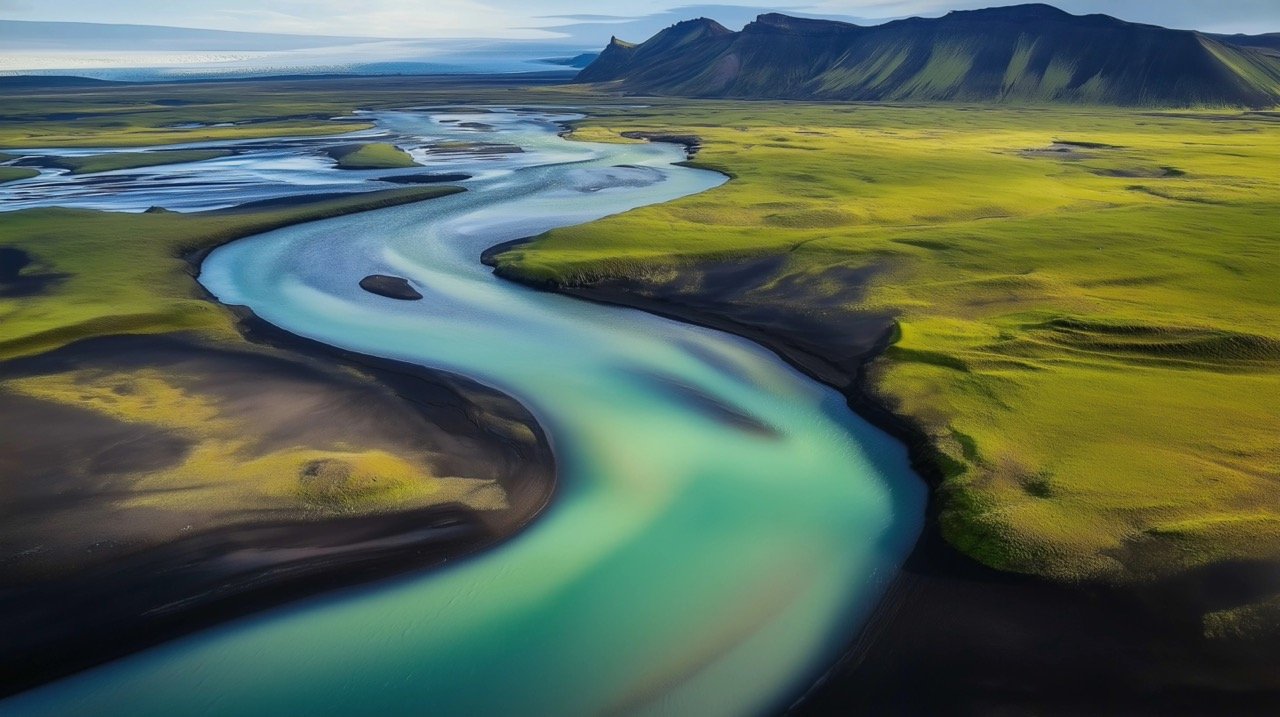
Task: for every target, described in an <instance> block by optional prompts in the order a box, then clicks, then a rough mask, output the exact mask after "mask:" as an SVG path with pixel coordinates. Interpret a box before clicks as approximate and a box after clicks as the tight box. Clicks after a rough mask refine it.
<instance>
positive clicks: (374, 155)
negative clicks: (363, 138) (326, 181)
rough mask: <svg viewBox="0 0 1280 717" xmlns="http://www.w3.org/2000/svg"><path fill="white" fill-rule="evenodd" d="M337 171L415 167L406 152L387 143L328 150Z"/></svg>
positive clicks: (416, 164) (372, 143)
mask: <svg viewBox="0 0 1280 717" xmlns="http://www.w3.org/2000/svg"><path fill="white" fill-rule="evenodd" d="M329 156H330V157H332V158H333V159H334V161H336V162H337V163H338V169H403V168H405V167H417V166H418V163H417V162H415V161H413V157H411V156H410V155H409V153H408V152H406V151H404V150H403V149H400V148H399V147H397V146H395V145H394V144H390V143H388V142H371V143H369V144H346V145H342V146H341V147H334V148H333V149H330V150H329Z"/></svg>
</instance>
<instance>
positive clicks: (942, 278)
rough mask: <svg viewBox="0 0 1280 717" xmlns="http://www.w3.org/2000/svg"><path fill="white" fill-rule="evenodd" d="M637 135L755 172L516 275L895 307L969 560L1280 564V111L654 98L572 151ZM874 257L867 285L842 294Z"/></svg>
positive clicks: (559, 249) (902, 395)
mask: <svg viewBox="0 0 1280 717" xmlns="http://www.w3.org/2000/svg"><path fill="white" fill-rule="evenodd" d="M634 130H648V131H660V132H664V133H672V134H696V135H699V136H700V137H702V139H703V143H704V148H703V149H702V150H701V152H700V153H699V154H698V155H697V160H696V164H698V165H700V166H705V167H709V168H713V169H719V170H721V171H725V172H726V173H728V174H730V175H731V176H732V177H733V181H731V182H729V183H728V184H726V185H724V186H723V187H720V188H718V189H715V190H713V191H710V192H707V193H705V194H702V195H698V196H693V197H689V198H686V199H683V200H680V201H677V202H673V203H670V204H665V205H661V206H654V207H648V208H644V209H641V210H637V211H634V212H631V213H628V214H625V215H622V216H618V217H613V218H610V219H606V220H603V221H601V222H597V223H594V224H591V225H587V226H583V227H577V228H570V229H563V230H557V231H555V232H552V233H550V234H549V235H546V236H544V237H541V238H539V239H538V240H537V241H536V242H534V243H533V244H531V245H526V246H523V247H520V248H517V249H514V250H511V251H508V252H507V253H505V254H503V255H501V256H499V257H498V263H499V266H500V269H501V270H502V271H504V272H505V273H507V274H510V275H513V276H517V277H521V278H524V279H527V280H531V281H543V282H546V281H549V282H553V283H562V284H583V283H590V282H592V281H595V280H599V279H602V278H603V279H607V278H610V277H626V278H629V279H639V280H641V282H642V283H644V282H647V283H648V284H649V285H651V286H652V287H654V291H655V292H656V293H659V294H661V293H662V292H663V291H664V290H666V289H664V287H676V286H678V287H680V288H674V289H669V291H671V292H674V293H675V295H674V296H670V297H669V298H670V300H673V301H679V300H680V296H681V295H683V294H687V293H692V294H696V293H697V288H696V286H697V285H696V282H694V283H693V284H692V286H693V287H694V288H690V286H691V284H690V283H689V282H687V281H685V282H678V283H677V282H671V280H670V279H671V277H672V276H680V275H681V274H682V273H683V274H684V275H685V276H695V277H696V276H697V274H698V272H699V271H700V270H701V267H706V266H708V265H712V264H716V263H718V262H726V261H733V260H735V259H737V258H742V257H758V256H769V255H772V256H779V257H782V260H781V261H779V262H778V263H777V267H778V268H777V269H776V271H775V272H774V273H773V274H772V275H770V276H767V277H764V278H760V279H759V280H758V281H757V282H755V283H753V284H751V285H749V286H744V287H743V290H742V292H741V295H740V296H739V297H738V298H736V299H735V302H734V304H733V305H726V306H724V307H722V311H723V312H724V313H725V314H727V315H730V316H732V315H733V314H734V313H735V312H739V311H740V310H742V309H752V308H754V309H759V308H761V307H773V310H776V309H777V307H791V310H793V311H794V312H795V313H794V316H797V317H801V316H803V317H805V318H806V319H811V318H813V317H815V316H816V317H817V318H818V319H822V318H823V317H824V316H828V317H830V316H836V317H837V318H838V316H839V315H840V314H841V313H843V314H846V315H854V314H858V313H860V312H887V313H891V314H892V315H894V316H895V317H897V318H898V320H899V322H900V329H901V332H900V333H901V335H900V337H899V339H898V341H897V342H896V344H895V345H894V346H893V348H891V349H890V350H889V351H888V352H887V353H886V354H885V355H884V356H883V357H882V358H880V359H879V360H877V361H876V362H875V363H874V364H873V366H872V368H871V371H870V376H869V386H868V387H867V388H868V390H870V391H871V392H873V393H874V394H875V395H876V396H878V397H879V400H881V401H882V402H883V403H885V404H887V405H888V406H890V407H892V408H893V409H894V411H896V412H897V413H898V414H899V415H901V416H903V417H905V418H906V419H908V420H909V421H911V422H912V423H914V424H915V425H916V426H918V427H919V428H920V429H921V430H922V431H923V432H924V434H925V435H927V437H928V439H929V442H930V445H931V450H932V451H933V452H934V456H935V460H934V463H935V465H936V466H939V467H941V468H942V469H943V470H944V471H945V474H946V475H945V480H944V482H943V483H942V486H941V489H940V493H939V495H940V497H941V506H942V513H941V520H942V527H943V530H944V534H945V535H946V537H947V538H948V539H949V540H950V541H951V542H952V543H953V544H955V545H957V546H958V547H960V548H961V549H962V550H964V551H965V552H967V553H969V554H970V555H972V556H974V557H977V558H979V559H980V560H982V561H984V562H986V563H988V564H990V565H993V566H995V567H998V568H1002V569H1006V570H1013V571H1019V572H1025V573H1033V574H1038V575H1044V576H1050V577H1053V578H1057V579H1063V580H1095V579H1101V580H1117V581H1126V580H1134V579H1144V578H1151V577H1154V576H1158V575H1165V574H1169V573H1174V572H1177V571H1179V570H1182V569H1188V568H1193V567H1195V566H1199V565H1204V564H1207V563H1212V562H1216V561H1222V560H1247V559H1274V558H1275V557H1276V556H1277V555H1280V493H1277V492H1276V490H1275V488H1276V481H1277V479H1278V477H1280V444H1278V443H1277V441H1276V440H1275V437H1276V436H1277V435H1280V292H1277V291H1276V287H1275V281H1276V277H1278V276H1280V237H1277V234H1276V227H1278V226H1280V122H1277V121H1276V118H1275V116H1274V114H1271V113H1254V114H1248V113H1245V114H1240V113H1220V112H1219V113H1213V112H1183V113H1164V112H1154V111H1153V112H1138V111H1123V110H1112V109H1069V108H1057V109H1054V108H1026V109H1009V108H1005V109H993V108H990V107H978V106H974V107H964V106H962V107H950V108H947V107H939V106H916V107H901V106H883V105H881V106H870V105H804V104H781V103H774V104H767V103H731V102H702V103H692V102H685V103H680V102H666V101H656V103H655V104H654V105H653V106H652V107H650V108H649V109H646V110H632V111H628V112H626V113H622V112H618V113H609V112H607V111H602V114H600V115H599V116H596V117H593V118H591V119H589V120H587V121H586V122H584V123H581V124H580V125H579V126H578V128H577V130H576V132H575V136H576V137H579V138H582V139H595V140H611V141H619V135H620V133H622V132H624V131H634ZM869 266H874V267H878V271H877V272H876V273H874V274H872V277H873V278H871V279H870V286H869V287H868V291H867V292H866V293H865V295H864V294H863V293H862V292H860V291H857V290H851V287H848V286H843V285H841V284H840V282H833V281H829V280H828V277H830V276H833V274H832V270H833V269H838V268H841V267H846V268H851V269H857V268H862V267H869ZM818 307H821V311H819V310H818ZM832 307H834V308H832ZM783 320H784V321H785V317H783ZM830 323H831V325H833V326H835V325H840V322H839V321H838V320H832V321H831V322H830Z"/></svg>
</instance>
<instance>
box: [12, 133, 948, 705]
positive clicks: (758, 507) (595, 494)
mask: <svg viewBox="0 0 1280 717" xmlns="http://www.w3.org/2000/svg"><path fill="white" fill-rule="evenodd" d="M460 118H463V119H465V120H467V121H472V122H475V123H477V124H482V125H483V126H484V127H486V129H483V130H480V134H481V135H482V136H483V138H484V141H487V142H494V143H502V144H508V145H515V146H519V147H520V148H522V149H523V152H520V153H509V154H506V155H502V154H494V155H489V156H487V157H480V156H472V157H455V158H452V159H448V160H447V161H444V162H441V161H436V159H438V156H437V155H431V154H429V153H428V154H426V155H421V156H422V157H423V159H424V161H428V162H431V163H432V168H433V171H434V169H436V168H439V169H441V170H444V171H452V170H455V169H457V168H458V167H460V166H462V165H464V164H467V163H470V165H472V167H471V168H472V169H473V170H475V171H474V174H475V175H476V177H475V179H473V180H470V181H469V182H467V185H466V186H467V187H468V188H469V190H470V191H468V192H466V193H464V194H459V195H454V196H451V197H447V198H444V199H439V200H432V201H428V202H424V203H419V204H413V205H406V206H401V207H394V208H390V209H383V210H378V211H374V212H367V213H363V214H356V215H350V216H346V217H340V218H337V219H331V220H326V221H322V222H315V223H311V224H305V225H299V226H295V227H290V228H286V229H282V230H278V231H274V232H270V233H267V234H262V235H259V236H255V237H251V238H248V239H243V240H239V241H236V242H234V243H232V244H229V245H227V246H225V247H223V248H221V249H218V250H216V251H215V252H213V253H212V254H211V255H210V256H209V257H208V259H207V260H206V261H205V263H204V267H203V273H202V275H201V282H202V283H203V284H204V285H205V286H206V287H207V288H208V289H209V290H210V291H211V292H212V293H213V294H214V295H216V296H217V297H218V298H219V299H220V300H222V301H223V302H225V303H228V304H241V305H246V306H249V307H250V308H252V309H253V311H254V312H256V313H257V314H258V315H259V316H261V317H262V318H264V319H266V320H267V321H269V322H271V323H273V324H276V325H277V326H280V327H282V328H284V329H286V330H288V331H291V332H294V333H296V334H300V335H303V336H307V337H310V338H313V339H317V340H320V341H323V342H326V343H329V344H333V345H338V346H342V347H344V348H348V349H351V350H355V351H360V352H364V353H368V354H376V355H379V356H384V357H389V358H395V359H400V360H404V361H412V362H414V363H418V364H422V365H425V366H430V367H435V368H441V369H447V370H451V371H456V372H458V373H462V374H465V375H467V376H469V377H472V378H475V379H477V380H479V381H482V382H484V383H487V384H489V385H492V386H495V387H497V388H499V389H501V390H503V391H506V392H508V393H510V394H511V395H513V396H515V397H516V398H518V399H519V400H521V401H522V402H524V403H525V404H526V405H528V406H529V407H530V408H531V410H532V411H533V412H534V414H535V415H536V416H537V417H538V419H539V420H540V421H541V422H542V423H543V425H544V426H545V427H546V429H547V431H548V433H549V435H550V436H551V438H552V441H553V443H554V446H555V450H556V456H557V461H558V466H559V469H560V473H561V482H560V489H559V492H558V493H557V495H556V498H555V500H554V504H553V506H552V507H551V508H550V509H549V510H548V511H547V513H546V514H544V515H543V516H542V517H541V518H539V520H537V521H536V522H535V523H534V524H533V525H532V526H531V527H530V528H529V529H528V530H527V531H526V532H524V533H522V534H521V535H519V536H517V537H515V538H513V539H512V540H510V541H508V542H507V543H505V544H503V545H501V546H499V547H497V548H495V549H493V550H490V551H488V552H486V553H483V554H481V555H478V556H474V557H471V558H468V559H464V560H460V561H457V562H456V563H454V564H452V565H449V566H447V567H445V568H443V569H437V570H432V571H428V572H425V573H422V574H412V575H408V576H404V577H400V578H397V579H393V580H388V581H383V582H380V583H376V584H372V585H366V586H362V587H359V588H355V589H350V590H346V591H342V592H338V593H334V594H328V595H324V596H320V597H316V598H312V599H309V600H305V601H301V602H298V603H294V604H291V605H289V606H285V607H282V608H278V609H274V610H270V611H267V612H264V613H260V614H257V615H254V616H251V617H248V618H244V619H240V620H236V621H233V622H229V623H227V624H224V625H222V626H219V627H217V628H214V629H210V630H206V631H203V632H200V633H197V634H194V635H191V636H189V637H186V638H183V639H179V640H176V641H174V642H171V643H167V644H165V645H162V646H159V647H157V648H153V649H150V650H147V651H145V652H142V653H139V654H137V655H134V656H131V657H128V658H125V659H122V660H119V661H116V662H113V663H110V664H108V665H105V666H102V667H100V668H97V669H93V670H90V671H88V672H85V673H82V674H80V675H77V676H74V677H71V678H69V679H66V680H62V681H60V682H56V683H53V684H51V685H47V686H45V687H42V688H40V689H38V690H35V691H32V692H28V693H26V694H23V695H20V696H18V697H17V698H14V699H12V700H10V701H8V702H5V703H0V713H3V714H5V715H58V716H62V715H70V714H94V715H129V716H130V717H142V716H144V715H166V716H168V715H176V714H182V715H197V714H218V715H264V716H265V715H270V716H271V717H278V716H279V715H286V714H308V715H364V714H370V715H373V714H377V715H390V714H433V715H468V716H475V715H500V716H504V717H505V716H508V715H548V716H555V717H563V716H569V715H596V714H654V715H673V714H675V715H699V716H712V715H750V714H762V713H768V712H770V711H776V710H777V709H779V708H780V707H782V706H784V705H785V704H787V702H788V701H789V700H791V699H793V698H795V697H796V696H797V694H798V693H799V692H800V691H802V690H803V689H804V688H805V687H806V685H807V684H808V683H809V682H811V681H812V680H813V679H814V678H815V677H816V676H817V675H818V674H820V672H821V670H822V669H823V668H824V667H825V666H826V665H828V664H830V663H831V662H832V661H834V660H835V659H836V658H837V657H838V655H839V652H840V650H841V648H842V647H843V646H844V645H845V644H847V642H848V641H849V640H850V639H851V637H853V636H854V635H855V634H856V632H857V630H858V627H859V625H860V623H861V621H862V620H864V619H865V617H866V616H867V614H868V612H869V611H870V610H871V609H872V608H873V607H874V605H875V603H876V601H877V599H878V598H879V597H880V595H881V594H882V592H883V589H884V588H885V586H886V583H887V581H888V580H889V579H890V578H891V577H892V576H893V574H894V571H895V570H896V569H897V567H898V565H899V564H900V562H901V560H902V559H903V558H904V557H905V555H906V553H907V551H908V550H909V549H910V547H911V545H912V544H913V542H914V540H915V538H916V536H917V534H918V532H919V529H920V525H921V521H922V512H923V504H924V489H923V487H922V485H921V483H920V482H919V480H918V479H917V478H916V477H915V476H914V475H913V474H912V473H911V472H910V469H909V467H908V464H907V457H906V451H905V448H904V447H903V446H901V445H900V444H898V443H897V442H895V441H893V440H892V439H890V438H889V437H888V436H886V435H885V434H883V433H881V432H880V431H878V430H876V429H874V428H873V427H871V426H870V425H868V424H867V423H865V422H864V421H862V420H861V419H859V418H857V417H856V416H854V415H853V414H852V413H851V412H850V411H849V409H848V408H847V406H846V405H845V403H844V401H843V399H842V397H841V396H840V395H838V394H837V393H836V392H834V391H832V390H830V389H828V388H826V387H824V386H822V385H819V384H817V383H815V382H814V381H812V380H810V379H808V378H806V377H804V376H802V375H801V374H799V373H798V372H796V371H795V370H793V369H792V368H790V367H789V366H787V365H786V364H785V363H783V362H782V361H781V360H779V359H778V358H777V357H775V356H774V355H773V354H771V353H769V352H768V351H765V350H764V349H762V348H760V347H758V346H756V345H754V344H752V343H749V342H747V341H744V340H741V339H738V338H736V337H733V336H729V335H726V334H723V333H719V332H715V331H711V330H706V329H702V328H698V327H693V326H689V325H685V324H681V323H677V322H673V321H669V320H666V319H662V318H658V317H655V316H651V315H648V314H645V313H642V312H639V311H633V310H627V309H619V308H615V307H607V306H601V305H596V304H592V303H588V302H583V301H578V300H574V299H570V298H566V297H563V296H559V295H554V294H548V293H543V292H537V291H533V290H530V289H527V288H524V287H521V286H517V285H514V284H511V283H509V282H505V281H502V280H500V279H497V278H495V277H494V276H493V275H492V273H491V272H490V270H489V269H487V268H486V267H484V266H482V265H481V264H480V263H479V255H480V253H481V251H482V250H484V249H485V248H487V247H489V246H491V245H493V244H496V243H499V242H502V241H506V240H510V239H515V238H520V237H525V236H530V235H533V234H537V233H539V232H542V231H546V230H548V229H552V228H555V227H560V226H566V225H571V224H577V223H581V222H586V221H590V220H593V219H597V218H600V217H603V216H606V215H609V214H614V213H618V212H622V211H626V210H628V209H632V208H635V207H639V206H642V205H647V204H653V203H658V202H666V201H670V200H674V199H677V198H679V197H682V196H687V195H690V194H694V193H697V192H702V191H706V190H709V189H712V188H714V187H715V186H717V185H719V184H720V183H722V182H723V181H724V178H723V177H721V176H720V175H718V174H714V173H711V172H706V171H701V170H697V169H690V168H686V167H680V166H675V165H674V164H673V163H674V162H677V161H679V160H682V159H684V156H683V151H682V149H681V148H679V147H676V146H672V145H664V144H617V145H612V144H594V143H578V142H569V141H566V140H564V139H562V138H561V137H560V136H558V129H559V125H558V124H557V121H560V120H563V119H566V116H562V115H558V114H556V113H554V112H535V111H527V110H526V111H499V112H491V113H484V114H483V115H480V116H472V115H460V114H457V113H454V114H449V113H445V112H436V113H432V112H424V111H413V112H410V111H406V112H391V113H380V114H378V115H377V117H376V119H377V121H378V125H379V128H380V130H382V131H384V132H390V133H393V134H394V135H395V136H397V137H402V138H403V137H416V138H419V139H421V140H423V141H424V142H428V143H429V142H437V143H438V142H441V141H445V142H449V141H454V140H467V141H475V140H476V139H477V136H476V133H477V130H476V129H475V127H474V126H473V127H471V128H464V127H460V126H459V124H460ZM279 146H288V145H279ZM279 146H277V148H276V149H273V150H272V151H273V152H274V151H277V150H278V147H279ZM299 146H302V147H305V146H306V145H305V143H304V144H301V145H299ZM433 157H435V158H436V159H433ZM271 161H272V162H277V163H278V162H281V161H285V160H283V159H281V158H280V157H276V156H274V155H273V158H272V159H271ZM450 162H452V164H450ZM303 164H304V162H303V160H302V159H299V160H298V163H297V164H293V165H290V168H289V170H288V171H294V172H316V173H322V172H328V173H333V172H335V171H337V170H332V169H328V168H327V167H304V166H303ZM193 166H198V165H193ZM188 169H189V168H188ZM162 171H163V169H162V168H158V167H152V168H148V169H147V170H146V172H147V173H152V174H154V173H157V172H162ZM243 171H245V172H246V173H251V172H252V171H253V170H252V169H245V170H243ZM196 174H198V173H196ZM277 180H278V178H277ZM343 180H344V181H345V180H346V177H344V178H343ZM46 181H47V178H46ZM317 181H319V180H317ZM174 191H175V192H178V191H179V190H174ZM163 194H164V192H159V195H163ZM265 194H267V193H266V192H264V191H254V192H250V196H252V197H253V198H259V197H261V196H264V195H265ZM124 195H127V192H125V193H124ZM159 195H158V196H149V197H147V198H146V199H145V202H146V203H162V204H163V203H164V201H165V197H164V196H159ZM95 201H97V200H96V199H95ZM129 201H133V200H129ZM137 204H139V202H134V205H137ZM371 273H385V274H392V275H396V276H402V277H406V278H408V279H409V280H410V282H411V283H412V284H413V285H414V286H415V288H417V289H418V290H419V291H420V292H421V293H422V294H424V296H425V298H424V299H423V300H422V301H420V302H398V301H394V300H391V299H386V298H383V297H380V296H375V295H372V294H369V293H366V292H364V291H363V290H361V289H360V288H359V286H358V281H359V280H360V278H362V277H363V276H365V275H367V274H371Z"/></svg>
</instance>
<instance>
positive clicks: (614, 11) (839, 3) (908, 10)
mask: <svg viewBox="0 0 1280 717" xmlns="http://www.w3.org/2000/svg"><path fill="white" fill-rule="evenodd" d="M734 2H735V4H734V5H732V6H724V7H716V6H706V5H702V6H697V7H695V8H689V7H687V6H686V5H685V4H682V3H681V2H680V1H679V0H674V1H673V0H624V1H618V0H212V1H210V0H0V19H3V20H45V21H69V22H104V23H132V24H142V25H171V26H177V27H195V28H206V29H217V30H239V31H249V32H273V33H296V34H311V35H341V36H353V35H356V36H370V37H388V38H440V37H453V38H501V39H541V40H556V39H572V40H576V41H590V42H597V41H599V42H602V41H604V40H607V39H608V37H609V35H611V34H618V35H619V36H622V37H625V38H627V39H632V40H643V39H645V36H643V35H641V36H637V35H635V34H633V33H636V32H642V33H643V32H648V31H650V29H651V27H652V26H653V24H654V23H655V22H667V24H669V22H668V21H674V20H677V19H683V18H686V17H693V16H697V15H707V16H710V17H713V18H715V19H718V20H721V22H724V24H726V25H728V26H730V27H733V28H734V29H737V27H739V26H741V24H742V23H743V22H744V21H746V20H747V19H749V18H750V16H751V15H752V14H754V13H757V12H765V11H772V10H777V11H782V12H792V13H797V14H806V15H817V16H825V17H842V18H852V19H854V20H857V21H863V22H878V21H884V20H888V19H894V18H899V17H906V16H911V15H925V16H931V15H939V14H942V13H944V12H946V11H947V10H953V9H970V8H976V7H987V6H991V5H1000V4H1012V0H1007V1H1003V2H1002V1H1001V0H774V1H772V2H767V1H758V0H734ZM1053 4H1055V5H1057V6H1058V7H1060V8H1062V9H1063V10H1067V11H1068V12H1074V13H1078V14H1082V13H1093V12H1105V13H1107V14H1109V15H1115V16H1117V17H1120V18H1123V19H1126V20H1132V21H1135V22H1148V23H1154V24H1159V25H1165V26H1168V27H1176V28H1185V29H1197V30H1204V31H1210V32H1245V33H1264V32H1280V0H1214V1H1207V0H1058V1H1057V2H1054V3H1053ZM693 11H696V12H693ZM661 26H662V25H661V24H659V25H657V26H656V27H652V29H657V28H660V27H661ZM619 30H622V31H630V32H619Z"/></svg>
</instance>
